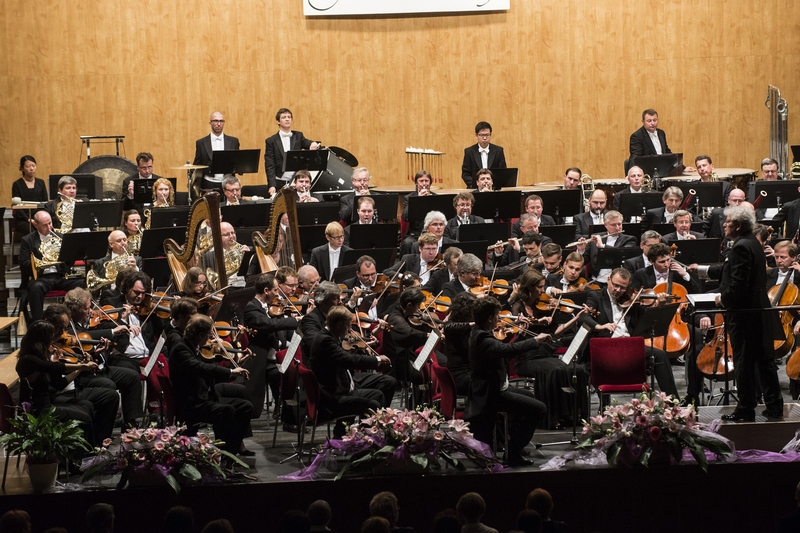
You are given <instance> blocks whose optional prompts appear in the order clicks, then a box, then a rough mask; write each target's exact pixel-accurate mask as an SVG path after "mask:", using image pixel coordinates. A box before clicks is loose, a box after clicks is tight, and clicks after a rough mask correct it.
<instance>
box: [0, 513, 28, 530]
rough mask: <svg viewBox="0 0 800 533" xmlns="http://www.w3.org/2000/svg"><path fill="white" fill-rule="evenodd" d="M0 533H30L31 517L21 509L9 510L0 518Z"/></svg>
mask: <svg viewBox="0 0 800 533" xmlns="http://www.w3.org/2000/svg"><path fill="white" fill-rule="evenodd" d="M0 532H2V533H31V515H29V514H28V513H27V511H23V510H22V509H11V510H10V511H6V512H5V513H3V516H0Z"/></svg>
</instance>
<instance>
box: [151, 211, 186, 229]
mask: <svg viewBox="0 0 800 533" xmlns="http://www.w3.org/2000/svg"><path fill="white" fill-rule="evenodd" d="M190 210H191V207H190V206H188V205H182V206H178V207H157V208H155V209H151V210H150V228H151V229H156V228H169V227H173V228H174V227H178V226H185V225H186V221H187V220H189V211H190Z"/></svg>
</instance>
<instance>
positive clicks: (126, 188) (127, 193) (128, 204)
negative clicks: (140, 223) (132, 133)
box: [122, 152, 161, 214]
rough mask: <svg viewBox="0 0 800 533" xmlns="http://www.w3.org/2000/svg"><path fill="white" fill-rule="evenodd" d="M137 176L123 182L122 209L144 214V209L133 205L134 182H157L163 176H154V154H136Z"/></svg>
mask: <svg viewBox="0 0 800 533" xmlns="http://www.w3.org/2000/svg"><path fill="white" fill-rule="evenodd" d="M136 170H137V173H136V174H131V175H130V176H128V177H127V178H125V179H124V180H122V200H123V202H124V203H123V204H122V209H123V210H125V211H128V210H130V209H136V210H137V211H139V214H142V211H143V210H144V207H143V206H142V205H139V204H134V203H133V180H134V179H141V180H157V179H158V178H160V177H161V176H157V175H156V174H153V154H151V153H150V152H139V153H138V154H136Z"/></svg>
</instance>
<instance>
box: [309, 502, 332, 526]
mask: <svg viewBox="0 0 800 533" xmlns="http://www.w3.org/2000/svg"><path fill="white" fill-rule="evenodd" d="M306 516H307V517H308V520H309V522H310V523H311V527H312V528H315V529H316V530H317V531H324V530H326V529H327V528H328V524H330V523H331V506H330V504H329V503H328V502H326V501H325V500H315V501H313V502H311V504H310V505H309V506H308V509H307V510H306Z"/></svg>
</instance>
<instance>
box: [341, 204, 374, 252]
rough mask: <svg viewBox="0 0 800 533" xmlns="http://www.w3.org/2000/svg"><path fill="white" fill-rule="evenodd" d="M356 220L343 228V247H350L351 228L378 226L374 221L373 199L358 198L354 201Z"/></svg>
mask: <svg viewBox="0 0 800 533" xmlns="http://www.w3.org/2000/svg"><path fill="white" fill-rule="evenodd" d="M356 216H357V217H358V220H356V221H355V222H354V223H352V224H348V225H347V227H346V228H344V245H345V246H350V232H351V231H352V228H353V226H361V225H367V224H380V222H379V221H377V220H375V198H373V197H372V196H360V197H358V198H357V199H356Z"/></svg>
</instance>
